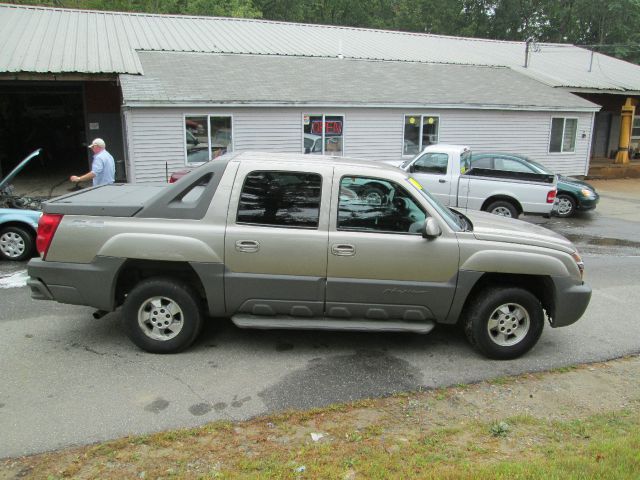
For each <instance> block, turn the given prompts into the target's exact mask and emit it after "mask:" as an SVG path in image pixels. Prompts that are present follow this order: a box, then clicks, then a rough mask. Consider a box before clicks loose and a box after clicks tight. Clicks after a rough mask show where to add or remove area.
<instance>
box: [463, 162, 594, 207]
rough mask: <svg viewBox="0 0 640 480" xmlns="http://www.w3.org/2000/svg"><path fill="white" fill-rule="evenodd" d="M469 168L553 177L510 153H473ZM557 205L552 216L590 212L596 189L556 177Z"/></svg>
mask: <svg viewBox="0 0 640 480" xmlns="http://www.w3.org/2000/svg"><path fill="white" fill-rule="evenodd" d="M471 167H472V168H473V167H477V168H490V169H494V170H505V171H510V172H534V173H546V174H551V175H553V172H552V171H551V170H549V169H548V168H547V167H545V166H544V165H541V164H539V163H538V162H535V161H533V160H531V159H529V158H527V157H525V156H522V155H515V154H512V153H475V154H473V156H472V157H471ZM556 198H557V202H558V203H557V205H556V209H555V212H554V214H555V215H557V216H558V217H570V216H572V215H573V214H574V213H575V212H576V211H577V210H581V211H584V210H592V209H594V208H596V204H597V203H598V200H599V199H600V197H599V196H598V192H596V189H595V188H594V187H593V186H592V185H589V184H588V183H587V182H584V181H582V180H578V179H577V178H571V177H565V176H564V175H558V194H557V196H556Z"/></svg>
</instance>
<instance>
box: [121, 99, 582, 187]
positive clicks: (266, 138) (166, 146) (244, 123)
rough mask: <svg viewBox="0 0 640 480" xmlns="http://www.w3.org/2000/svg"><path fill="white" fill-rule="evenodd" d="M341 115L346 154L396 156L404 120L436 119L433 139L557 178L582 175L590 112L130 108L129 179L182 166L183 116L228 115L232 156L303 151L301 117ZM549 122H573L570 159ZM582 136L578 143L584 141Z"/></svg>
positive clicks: (161, 175) (159, 176)
mask: <svg viewBox="0 0 640 480" xmlns="http://www.w3.org/2000/svg"><path fill="white" fill-rule="evenodd" d="M305 113H308V114H314V113H325V114H335V115H344V119H345V123H344V155H345V156H351V157H362V158H369V159H372V160H399V159H401V158H402V156H401V154H402V146H403V128H404V115H405V114H409V113H410V114H428V115H437V116H438V117H439V119H440V124H439V141H440V142H442V143H453V144H463V145H469V146H470V147H471V149H472V150H474V151H477V152H482V151H485V152H488V151H493V152H511V153H520V154H523V155H527V156H529V157H531V158H532V159H534V160H537V161H539V162H541V163H543V164H544V165H546V166H548V167H549V168H550V169H552V170H554V171H555V172H556V173H562V174H566V175H584V173H585V171H586V169H587V166H588V161H587V159H588V155H589V146H590V143H591V132H592V122H593V114H592V113H574V112H562V113H555V112H554V113H552V112H530V111H494V110H433V109H425V110H423V111H419V110H415V109H414V110H411V111H408V110H404V109H382V108H357V109H355V108H352V109H318V108H312V109H302V108H284V107H283V108H228V109H225V108H195V109H194V108H191V109H183V108H135V109H132V110H131V111H129V112H128V113H127V114H126V115H125V121H126V122H127V126H126V131H127V133H128V136H129V138H128V139H127V142H128V152H129V159H128V167H129V179H130V181H137V182H151V181H164V180H165V163H166V164H167V168H168V171H169V173H172V172H174V171H176V170H180V169H182V168H184V167H185V150H184V124H183V122H184V115H207V114H210V115H216V114H219V115H231V116H232V118H233V145H234V150H235V151H243V150H261V151H281V152H301V151H302V129H303V127H302V117H303V114H305ZM553 117H570V118H577V119H578V129H577V139H576V149H575V152H573V153H549V135H550V133H551V119H552V118H553ZM583 133H584V135H585V137H584V138H583V137H582V135H583Z"/></svg>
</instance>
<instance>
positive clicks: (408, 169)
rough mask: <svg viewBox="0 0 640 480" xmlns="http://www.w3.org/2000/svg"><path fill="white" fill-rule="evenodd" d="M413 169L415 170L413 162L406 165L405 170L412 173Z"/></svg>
mask: <svg viewBox="0 0 640 480" xmlns="http://www.w3.org/2000/svg"><path fill="white" fill-rule="evenodd" d="M415 171H416V166H415V165H414V164H413V163H412V164H411V165H409V166H408V167H407V172H409V173H413V172H415Z"/></svg>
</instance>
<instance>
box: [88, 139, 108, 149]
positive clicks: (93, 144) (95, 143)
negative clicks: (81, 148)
mask: <svg viewBox="0 0 640 480" xmlns="http://www.w3.org/2000/svg"><path fill="white" fill-rule="evenodd" d="M105 145H106V144H105V143H104V140H103V139H101V138H94V139H93V142H91V145H89V148H91V147H102V148H104V147H105Z"/></svg>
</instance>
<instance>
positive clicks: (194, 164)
mask: <svg viewBox="0 0 640 480" xmlns="http://www.w3.org/2000/svg"><path fill="white" fill-rule="evenodd" d="M189 117H206V119H207V158H209V160H208V161H207V162H210V161H211V160H213V159H212V158H211V117H227V118H229V119H230V121H231V151H232V152H233V151H235V149H236V147H235V135H234V134H233V132H234V130H235V127H234V121H233V114H232V113H216V112H213V113H190V112H184V113H183V114H182V129H183V135H182V141H183V145H182V147H183V148H182V149H183V155H184V166H185V167H194V168H195V167H199V166H200V165H204V164H205V163H207V162H189V161H188V160H187V118H189Z"/></svg>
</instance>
